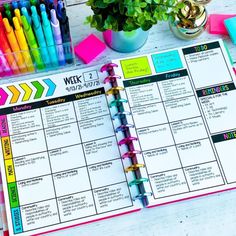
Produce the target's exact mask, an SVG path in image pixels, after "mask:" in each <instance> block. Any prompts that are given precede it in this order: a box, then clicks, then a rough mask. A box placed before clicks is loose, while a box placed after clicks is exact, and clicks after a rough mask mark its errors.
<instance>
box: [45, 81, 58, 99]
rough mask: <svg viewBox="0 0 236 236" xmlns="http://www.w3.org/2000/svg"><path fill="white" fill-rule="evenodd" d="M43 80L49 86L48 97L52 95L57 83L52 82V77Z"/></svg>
mask: <svg viewBox="0 0 236 236" xmlns="http://www.w3.org/2000/svg"><path fill="white" fill-rule="evenodd" d="M43 81H44V83H45V84H46V85H47V86H48V91H47V94H46V97H50V96H52V95H53V94H54V92H55V90H56V85H55V84H54V83H53V82H52V80H51V79H44V80H43Z"/></svg>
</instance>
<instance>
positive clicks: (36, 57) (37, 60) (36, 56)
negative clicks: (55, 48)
mask: <svg viewBox="0 0 236 236" xmlns="http://www.w3.org/2000/svg"><path fill="white" fill-rule="evenodd" d="M21 20H22V24H23V29H24V32H25V36H26V39H27V41H28V44H29V46H30V49H31V52H32V55H33V58H34V60H35V63H36V67H37V68H38V69H39V70H42V69H44V68H45V66H44V63H43V60H42V57H41V55H40V52H39V50H38V44H37V41H36V39H35V36H34V33H33V30H32V28H31V26H30V24H29V22H28V21H27V19H26V17H25V16H21Z"/></svg>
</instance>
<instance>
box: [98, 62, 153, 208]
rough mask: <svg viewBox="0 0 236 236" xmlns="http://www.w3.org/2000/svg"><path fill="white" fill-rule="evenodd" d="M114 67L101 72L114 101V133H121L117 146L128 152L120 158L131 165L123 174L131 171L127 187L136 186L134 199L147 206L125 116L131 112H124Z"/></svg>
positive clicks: (120, 88)
mask: <svg viewBox="0 0 236 236" xmlns="http://www.w3.org/2000/svg"><path fill="white" fill-rule="evenodd" d="M114 67H118V65H117V64H115V63H108V64H105V65H104V66H102V68H101V70H100V71H101V72H107V73H108V76H107V77H106V78H105V79H104V81H103V82H104V83H105V84H106V83H110V84H111V88H110V89H108V90H107V91H106V95H112V96H114V100H113V101H111V102H110V104H109V107H110V108H112V107H113V106H116V108H117V113H116V114H115V115H113V116H112V119H113V120H115V119H119V120H120V123H121V124H120V126H119V127H117V128H116V129H115V132H123V134H124V138H123V139H122V140H120V141H119V142H118V145H119V146H122V145H126V146H127V149H128V151H127V152H126V153H124V154H123V155H122V156H121V158H122V159H125V158H129V159H130V160H131V163H132V164H131V165H130V166H129V167H127V168H125V170H124V171H125V172H126V173H127V172H129V171H133V173H134V175H135V179H134V180H132V181H130V182H129V183H128V185H129V186H130V187H131V186H133V185H136V186H137V188H138V190H139V193H140V194H139V195H137V196H136V197H135V199H141V200H142V201H143V204H144V205H148V199H147V196H149V194H148V193H146V191H145V188H144V183H145V182H148V179H147V178H142V175H141V172H140V168H142V167H145V165H144V164H141V163H138V159H137V155H138V154H141V151H139V150H135V148H134V144H133V142H134V141H137V140H138V138H137V137H132V136H131V133H130V128H134V127H135V126H134V125H133V124H129V123H128V121H127V118H126V116H127V115H131V112H129V111H125V109H124V106H123V104H124V103H127V102H128V101H127V100H126V99H124V98H121V95H120V91H122V90H124V88H123V87H120V86H118V82H117V80H118V79H120V78H121V76H119V75H116V74H115V72H114Z"/></svg>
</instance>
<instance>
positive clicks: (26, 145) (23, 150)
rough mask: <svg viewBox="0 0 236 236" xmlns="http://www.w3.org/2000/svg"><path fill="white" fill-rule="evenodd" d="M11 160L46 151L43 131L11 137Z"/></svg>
mask: <svg viewBox="0 0 236 236" xmlns="http://www.w3.org/2000/svg"><path fill="white" fill-rule="evenodd" d="M11 147H12V153H13V158H14V157H18V156H24V155H28V154H33V153H38V152H44V151H46V150H47V147H46V143H45V137H44V132H43V130H38V131H32V132H27V133H23V134H17V135H13V136H11Z"/></svg>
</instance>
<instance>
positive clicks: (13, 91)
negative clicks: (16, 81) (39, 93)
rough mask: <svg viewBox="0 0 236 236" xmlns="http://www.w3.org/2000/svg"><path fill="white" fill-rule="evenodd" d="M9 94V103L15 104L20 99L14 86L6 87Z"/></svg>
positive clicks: (18, 92)
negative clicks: (10, 95)
mask: <svg viewBox="0 0 236 236" xmlns="http://www.w3.org/2000/svg"><path fill="white" fill-rule="evenodd" d="M7 88H8V89H9V90H10V92H11V93H12V97H11V100H10V103H11V104H12V103H16V102H17V101H18V99H19V97H20V91H19V90H18V89H17V88H16V87H15V86H14V85H10V86H8V87H7Z"/></svg>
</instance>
